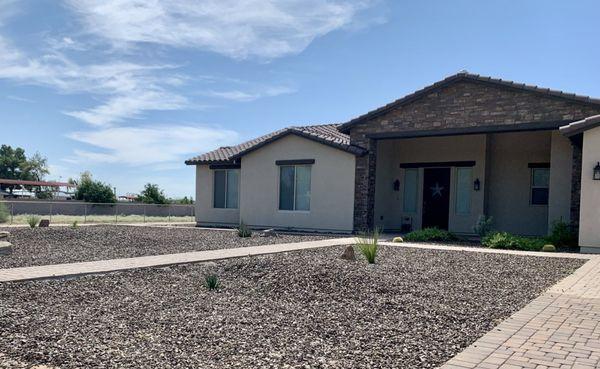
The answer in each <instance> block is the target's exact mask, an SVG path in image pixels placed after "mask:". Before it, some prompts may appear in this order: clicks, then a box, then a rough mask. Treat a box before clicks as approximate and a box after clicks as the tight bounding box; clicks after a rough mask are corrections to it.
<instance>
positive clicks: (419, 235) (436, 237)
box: [404, 228, 456, 242]
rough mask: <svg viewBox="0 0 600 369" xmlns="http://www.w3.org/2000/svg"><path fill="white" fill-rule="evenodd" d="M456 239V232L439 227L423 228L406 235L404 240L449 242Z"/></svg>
mask: <svg viewBox="0 0 600 369" xmlns="http://www.w3.org/2000/svg"><path fill="white" fill-rule="evenodd" d="M455 240H456V236H455V235H454V234H452V233H450V232H448V231H445V230H443V229H439V228H423V229H421V230H418V231H412V232H410V233H408V234H407V235H406V236H404V241H408V242H432V241H435V242H449V241H455Z"/></svg>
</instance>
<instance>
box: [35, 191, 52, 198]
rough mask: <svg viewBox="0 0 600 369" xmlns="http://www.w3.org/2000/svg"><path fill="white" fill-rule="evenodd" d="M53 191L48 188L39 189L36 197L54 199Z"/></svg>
mask: <svg viewBox="0 0 600 369" xmlns="http://www.w3.org/2000/svg"><path fill="white" fill-rule="evenodd" d="M52 197H53V195H52V191H48V190H37V191H35V198H36V199H38V200H50V199H52Z"/></svg>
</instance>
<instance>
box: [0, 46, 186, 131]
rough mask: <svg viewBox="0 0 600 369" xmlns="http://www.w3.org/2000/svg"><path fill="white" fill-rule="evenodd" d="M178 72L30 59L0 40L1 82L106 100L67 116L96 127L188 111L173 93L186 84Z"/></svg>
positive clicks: (124, 64)
mask: <svg viewBox="0 0 600 369" xmlns="http://www.w3.org/2000/svg"><path fill="white" fill-rule="evenodd" d="M175 68H176V67H175V66H172V65H142V64H136V63H129V62H123V61H112V62H106V63H104V64H92V65H80V64H78V63H75V62H74V61H72V60H71V59H69V58H67V57H65V56H64V55H62V54H60V53H54V54H46V55H44V56H41V57H38V58H30V57H26V56H25V55H24V54H23V53H22V52H21V51H20V50H18V49H17V48H15V47H14V46H12V45H11V44H10V43H9V42H8V41H7V40H6V39H5V38H3V37H2V36H1V35H0V78H2V79H10V80H13V81H17V82H19V83H24V84H33V85H42V86H49V87H52V88H55V89H57V90H59V91H60V92H62V93H89V94H92V95H93V96H98V97H99V98H101V99H102V98H103V99H104V102H102V103H101V104H100V105H98V106H95V107H92V108H89V109H85V110H77V111H69V112H65V113H66V114H67V115H70V116H72V117H75V118H78V119H80V120H82V121H84V122H86V123H89V124H92V125H96V126H106V125H110V124H112V123H117V122H121V121H123V120H124V119H127V118H133V117H136V116H138V115H139V114H141V113H143V112H144V111H148V110H176V109H181V108H184V107H187V106H188V105H189V102H188V99H187V98H186V97H185V96H183V95H182V94H179V93H177V92H174V91H173V89H172V88H173V87H174V86H180V85H182V84H184V83H185V79H184V78H183V77H182V76H181V75H177V74H174V75H169V73H168V72H170V71H171V70H173V69H175Z"/></svg>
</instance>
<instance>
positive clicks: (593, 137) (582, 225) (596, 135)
mask: <svg viewBox="0 0 600 369" xmlns="http://www.w3.org/2000/svg"><path fill="white" fill-rule="evenodd" d="M598 162H600V127H596V128H592V129H590V130H587V131H585V132H584V133H583V158H582V166H581V211H580V216H579V245H580V246H581V252H588V253H600V181H595V180H594V179H593V170H594V167H595V166H596V164H597V163H598Z"/></svg>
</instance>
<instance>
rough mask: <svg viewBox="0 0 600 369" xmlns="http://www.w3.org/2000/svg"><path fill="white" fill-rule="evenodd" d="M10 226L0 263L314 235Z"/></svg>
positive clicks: (209, 246) (69, 259) (44, 262)
mask: <svg viewBox="0 0 600 369" xmlns="http://www.w3.org/2000/svg"><path fill="white" fill-rule="evenodd" d="M2 230H7V231H10V239H9V240H10V242H11V243H12V244H13V253H12V254H11V255H6V256H3V255H0V268H14V267H22V266H32V265H47V264H61V263H73V262H78V261H92V260H105V259H118V258H127V257H136V256H147V255H160V254H172V253H178V252H187V251H201V250H215V249H226V248H234V247H246V246H258V245H269V244H278V243H289V242H302V241H314V240H320V239H324V238H326V237H325V236H316V235H284V234H280V235H279V236H278V237H259V236H258V233H256V232H255V233H254V234H253V235H252V237H250V238H240V237H238V235H237V233H236V232H232V231H220V230H203V229H195V228H190V229H186V228H167V227H141V226H113V225H101V226H84V227H79V228H76V229H73V228H71V227H50V228H35V229H30V228H2Z"/></svg>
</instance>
